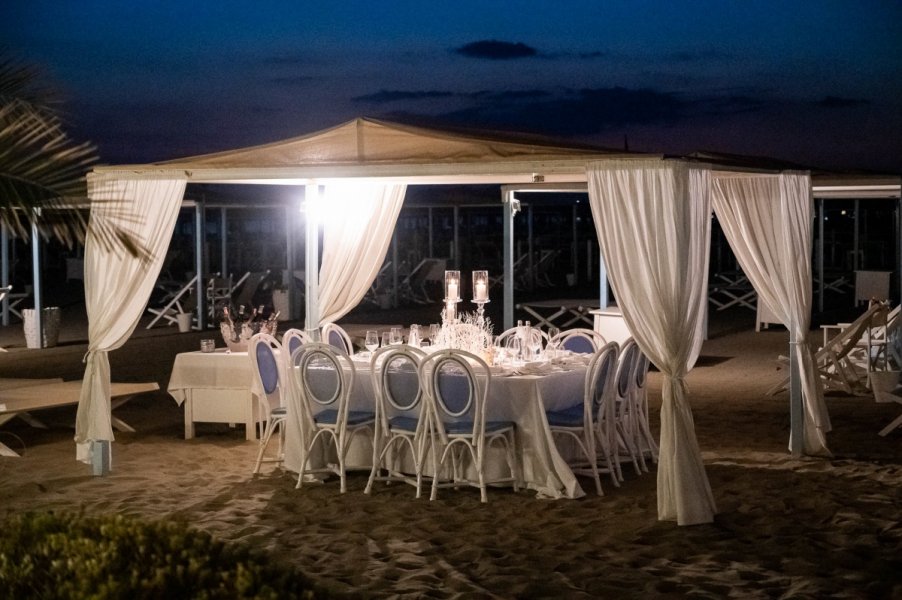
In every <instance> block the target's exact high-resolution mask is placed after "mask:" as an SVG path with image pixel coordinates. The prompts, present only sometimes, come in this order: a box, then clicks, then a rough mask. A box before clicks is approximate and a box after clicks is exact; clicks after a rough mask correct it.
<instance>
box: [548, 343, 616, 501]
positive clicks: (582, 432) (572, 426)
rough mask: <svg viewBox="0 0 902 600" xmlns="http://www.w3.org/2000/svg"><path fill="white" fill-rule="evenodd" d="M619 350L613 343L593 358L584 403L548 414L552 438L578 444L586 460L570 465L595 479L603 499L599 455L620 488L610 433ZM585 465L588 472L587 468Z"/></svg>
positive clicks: (596, 489) (572, 462)
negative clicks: (558, 436)
mask: <svg viewBox="0 0 902 600" xmlns="http://www.w3.org/2000/svg"><path fill="white" fill-rule="evenodd" d="M618 350H619V349H618V346H617V343H616V342H611V343H610V344H606V345H605V346H604V347H603V348H602V349H601V350H599V351H598V352H596V353H595V355H593V356H592V360H591V361H590V362H589V367H588V369H587V370H586V385H585V393H584V394H583V401H582V402H581V403H580V404H575V405H574V406H571V407H569V408H565V409H563V410H558V411H549V412H546V413H545V417H546V419H547V420H548V426H549V428H550V429H551V435H552V436H554V435H555V434H557V435H565V436H567V437H569V438H571V439H573V440H574V441H575V442H576V444H577V447H578V448H579V450H580V451H581V452H582V457H580V458H579V459H577V460H572V461H570V463H571V464H570V466H571V468H572V469H573V472H574V473H580V472H582V473H587V474H588V475H590V476H591V477H592V478H593V479H594V480H595V491H596V493H597V494H598V495H599V496H603V495H604V493H603V492H602V490H601V479H600V477H599V476H598V455H599V454H601V456H602V457H603V458H604V460H605V462H606V466H607V469H608V472H609V473H610V474H611V477H612V478H613V480H614V483H615V485H618V486H619V485H620V483H619V481H618V480H617V472H616V469H615V467H614V460H613V456H612V451H611V447H612V444H611V440H612V439H613V436H612V432H611V431H610V428H611V427H612V426H613V420H614V413H613V410H612V408H613V397H612V396H613V389H614V387H613V385H614V373H615V371H616V368H617V353H618ZM583 459H585V460H583ZM585 465H587V466H588V469H586V468H583V467H584V466H585Z"/></svg>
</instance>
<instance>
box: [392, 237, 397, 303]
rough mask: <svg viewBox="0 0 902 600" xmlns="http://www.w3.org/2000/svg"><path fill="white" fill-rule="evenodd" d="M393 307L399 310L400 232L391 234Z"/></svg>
mask: <svg viewBox="0 0 902 600" xmlns="http://www.w3.org/2000/svg"><path fill="white" fill-rule="evenodd" d="M391 266H392V270H391V306H392V308H398V230H397V229H395V230H394V231H393V232H392V234H391Z"/></svg>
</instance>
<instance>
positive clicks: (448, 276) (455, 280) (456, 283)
mask: <svg viewBox="0 0 902 600" xmlns="http://www.w3.org/2000/svg"><path fill="white" fill-rule="evenodd" d="M458 302H460V271H445V309H444V310H443V311H442V323H443V324H445V323H447V324H451V323H455V322H456V321H457V303H458Z"/></svg>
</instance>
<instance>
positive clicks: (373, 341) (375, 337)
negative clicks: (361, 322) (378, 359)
mask: <svg viewBox="0 0 902 600" xmlns="http://www.w3.org/2000/svg"><path fill="white" fill-rule="evenodd" d="M363 345H364V346H366V349H367V350H369V351H370V354H372V353H373V352H375V351H376V349H377V348H378V347H379V332H378V331H372V330H370V331H367V332H366V340H365V341H364V342H363Z"/></svg>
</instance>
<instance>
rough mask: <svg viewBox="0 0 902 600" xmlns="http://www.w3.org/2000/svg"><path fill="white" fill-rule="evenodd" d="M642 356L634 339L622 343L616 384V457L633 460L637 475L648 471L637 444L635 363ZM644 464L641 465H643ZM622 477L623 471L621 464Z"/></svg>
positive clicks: (619, 460) (619, 459)
mask: <svg viewBox="0 0 902 600" xmlns="http://www.w3.org/2000/svg"><path fill="white" fill-rule="evenodd" d="M640 356H641V352H640V351H639V346H637V345H636V341H635V340H634V339H633V338H629V339H628V340H626V341H625V342H624V343H623V346H622V347H621V349H620V360H619V361H618V364H617V378H616V380H615V381H616V383H615V386H614V390H615V394H614V426H615V431H616V441H617V445H616V458H617V462H618V463H620V462H621V461H624V460H627V461H629V462H631V463H633V468H634V469H635V470H636V474H637V475H641V474H642V472H643V471H647V470H648V467H647V466H646V465H645V459H644V458H643V457H642V454H641V453H640V452H639V449H638V447H637V445H636V439H637V436H636V430H637V425H636V408H635V406H634V399H635V396H636V394H635V393H634V389H635V386H636V376H635V373H636V364H637V363H638V361H639V359H640ZM640 464H641V468H640ZM618 471H619V473H620V477H621V480H622V479H623V471H622V469H620V467H619V466H618Z"/></svg>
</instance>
